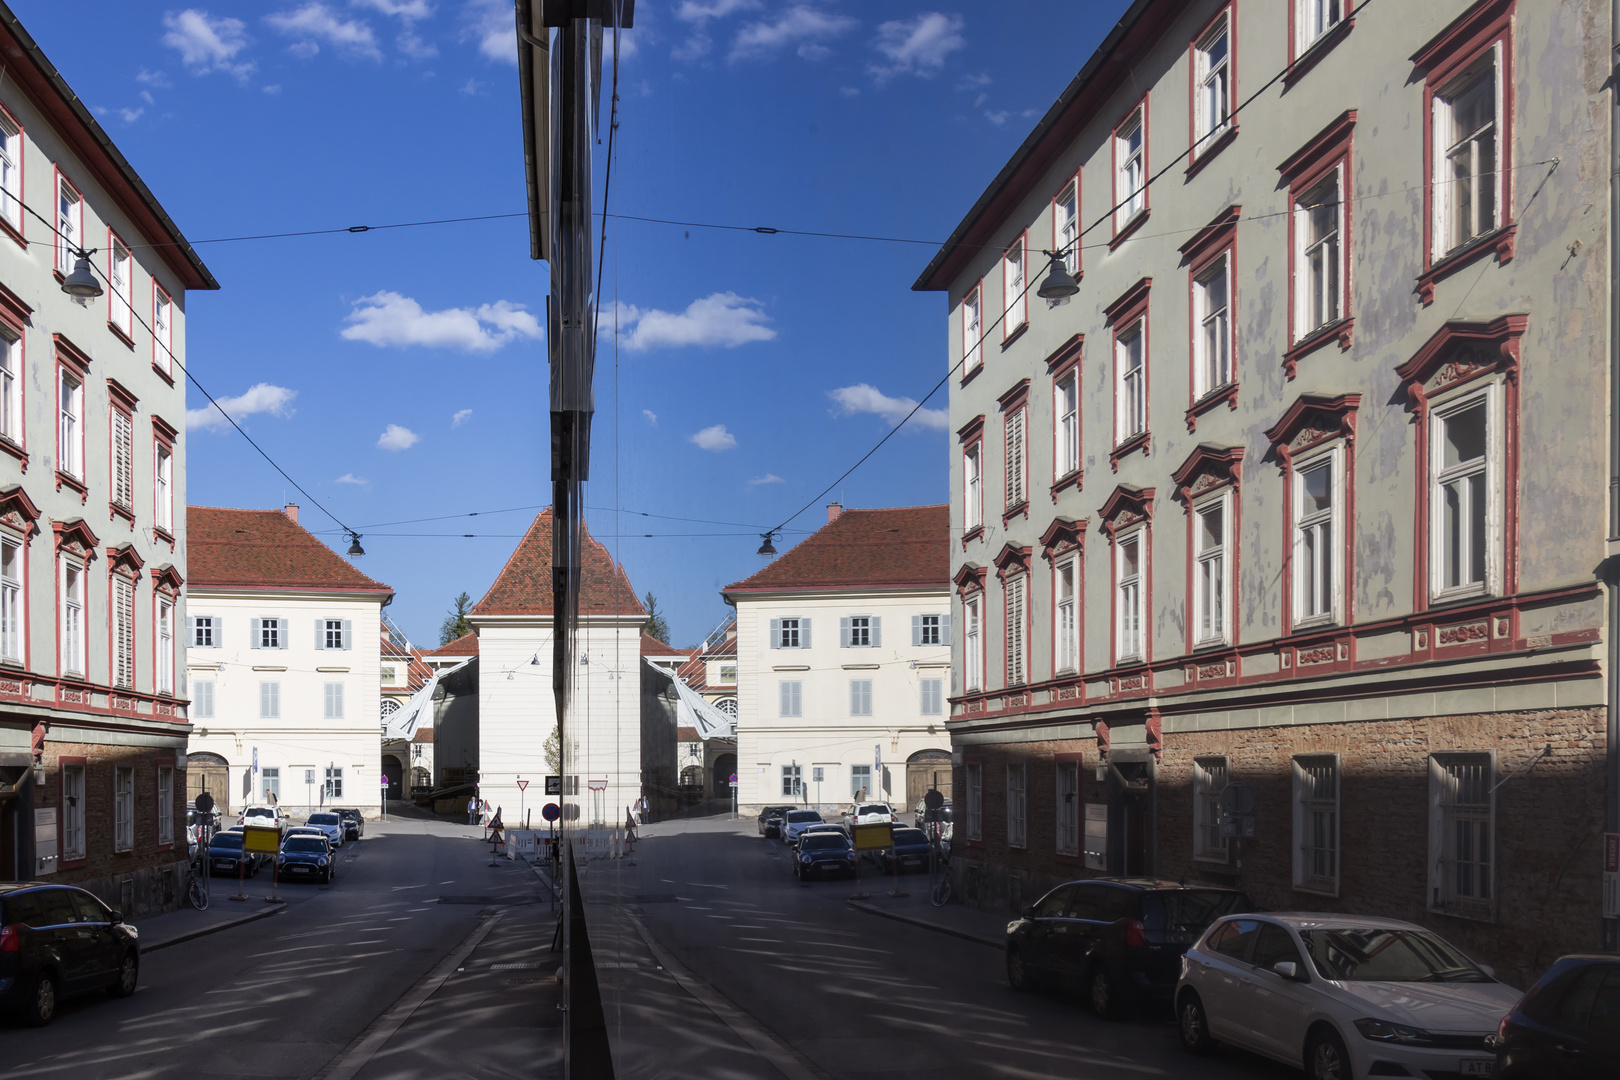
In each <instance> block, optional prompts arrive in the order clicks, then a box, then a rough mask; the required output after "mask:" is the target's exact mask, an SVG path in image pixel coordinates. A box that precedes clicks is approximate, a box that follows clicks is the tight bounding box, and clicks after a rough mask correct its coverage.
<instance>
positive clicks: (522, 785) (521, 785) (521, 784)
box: [517, 780, 529, 791]
mask: <svg viewBox="0 0 1620 1080" xmlns="http://www.w3.org/2000/svg"><path fill="white" fill-rule="evenodd" d="M517 785H518V790H519V791H528V790H529V782H528V781H527V780H519V781H518V782H517Z"/></svg>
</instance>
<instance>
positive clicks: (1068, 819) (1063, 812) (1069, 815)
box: [1057, 761, 1081, 855]
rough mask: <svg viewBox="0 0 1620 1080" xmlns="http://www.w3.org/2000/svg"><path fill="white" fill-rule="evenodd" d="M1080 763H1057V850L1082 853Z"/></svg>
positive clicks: (1066, 852)
mask: <svg viewBox="0 0 1620 1080" xmlns="http://www.w3.org/2000/svg"><path fill="white" fill-rule="evenodd" d="M1080 805H1081V803H1080V763H1079V762H1078V761H1060V762H1058V763H1057V852H1058V854H1059V855H1079V854H1080Z"/></svg>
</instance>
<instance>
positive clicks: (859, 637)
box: [844, 615, 877, 649]
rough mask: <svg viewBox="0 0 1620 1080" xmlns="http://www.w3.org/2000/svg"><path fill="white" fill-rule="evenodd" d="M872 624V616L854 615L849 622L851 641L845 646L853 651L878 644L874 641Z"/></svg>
mask: <svg viewBox="0 0 1620 1080" xmlns="http://www.w3.org/2000/svg"><path fill="white" fill-rule="evenodd" d="M872 622H873V619H872V617H871V616H870V615H852V616H850V620H849V640H848V641H846V642H845V643H844V644H845V646H846V647H848V648H851V649H866V648H870V647H871V646H873V645H875V644H877V642H875V641H873V640H872Z"/></svg>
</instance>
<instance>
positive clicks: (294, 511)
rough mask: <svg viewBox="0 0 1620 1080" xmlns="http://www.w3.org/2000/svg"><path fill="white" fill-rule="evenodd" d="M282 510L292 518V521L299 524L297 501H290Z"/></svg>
mask: <svg viewBox="0 0 1620 1080" xmlns="http://www.w3.org/2000/svg"><path fill="white" fill-rule="evenodd" d="M281 512H282V513H283V514H286V515H287V516H288V517H290V518H292V522H293V524H294V525H296V524H298V504H297V503H288V504H287V505H286V506H284V507H282V508H281Z"/></svg>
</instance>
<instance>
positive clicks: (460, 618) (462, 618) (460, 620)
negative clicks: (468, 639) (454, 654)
mask: <svg viewBox="0 0 1620 1080" xmlns="http://www.w3.org/2000/svg"><path fill="white" fill-rule="evenodd" d="M455 604H456V606H455V609H454V610H453V611H451V612H450V614H448V615H446V616H445V617H444V623H443V624H442V625H441V626H440V627H439V644H440V645H448V644H450V643H451V642H452V641H454V640H456V638H458V637H461V636H462V635H463V634H470V633H472V623H470V622H468V621H467V612H468V611H469V610H471V609H472V597H470V596H468V595H467V594H466V593H462V594H461V595H460V596H458V597H456V600H455Z"/></svg>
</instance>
